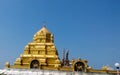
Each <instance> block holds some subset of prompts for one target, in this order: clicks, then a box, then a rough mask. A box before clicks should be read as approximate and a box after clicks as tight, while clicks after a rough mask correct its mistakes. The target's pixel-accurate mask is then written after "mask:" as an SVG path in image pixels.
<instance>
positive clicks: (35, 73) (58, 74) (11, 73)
mask: <svg viewBox="0 0 120 75" xmlns="http://www.w3.org/2000/svg"><path fill="white" fill-rule="evenodd" d="M0 74H7V75H113V74H106V73H85V72H69V71H55V70H54V71H53V70H37V69H29V70H28V69H3V70H0Z"/></svg>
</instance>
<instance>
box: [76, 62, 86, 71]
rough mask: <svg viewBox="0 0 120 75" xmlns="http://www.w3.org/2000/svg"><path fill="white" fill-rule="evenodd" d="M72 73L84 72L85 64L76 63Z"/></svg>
mask: <svg viewBox="0 0 120 75" xmlns="http://www.w3.org/2000/svg"><path fill="white" fill-rule="evenodd" d="M74 71H82V72H85V64H84V63H83V62H80V61H78V62H76V63H75V64H74Z"/></svg>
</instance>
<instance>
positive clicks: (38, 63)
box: [5, 26, 115, 73]
mask: <svg viewBox="0 0 120 75" xmlns="http://www.w3.org/2000/svg"><path fill="white" fill-rule="evenodd" d="M68 56H69V51H67V52H66V53H65V50H63V56H62V60H60V58H59V56H58V51H57V48H56V46H55V45H54V35H53V34H52V33H51V32H49V31H48V30H47V28H46V27H45V26H44V27H42V28H41V29H40V30H39V31H38V32H37V33H36V34H35V35H34V37H33V41H32V42H30V43H28V44H27V45H26V46H25V48H24V52H23V53H22V54H21V55H20V57H19V58H17V59H16V61H15V62H14V64H13V65H10V63H9V62H6V64H5V68H14V69H40V70H61V71H82V72H92V73H93V72H100V73H115V71H112V70H107V68H106V67H104V68H102V69H101V70H95V69H92V68H91V67H89V65H88V64H87V62H88V61H87V60H82V59H80V58H78V59H72V60H69V58H68Z"/></svg>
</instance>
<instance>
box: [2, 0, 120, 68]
mask: <svg viewBox="0 0 120 75" xmlns="http://www.w3.org/2000/svg"><path fill="white" fill-rule="evenodd" d="M44 21H46V26H47V28H48V30H49V31H50V32H52V33H53V34H54V37H55V39H54V40H55V45H56V47H57V50H58V52H59V56H60V57H61V56H62V55H61V54H62V50H63V49H64V48H65V49H66V50H69V52H70V54H69V58H70V59H71V58H72V56H74V58H76V59H77V58H78V57H80V58H81V59H87V60H88V65H89V66H92V67H93V68H95V69H100V68H101V67H102V66H103V65H107V64H108V65H110V66H112V67H113V68H114V63H116V62H119V63H120V55H119V54H120V1H119V0H0V68H3V67H4V63H5V62H7V61H9V62H10V64H13V62H14V61H15V60H16V58H17V57H19V55H20V54H21V53H23V51H24V47H25V45H27V43H29V42H31V41H32V39H33V35H34V34H35V33H36V32H37V31H38V30H39V29H41V28H42V26H43V22H44Z"/></svg>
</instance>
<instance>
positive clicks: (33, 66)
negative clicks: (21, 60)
mask: <svg viewBox="0 0 120 75" xmlns="http://www.w3.org/2000/svg"><path fill="white" fill-rule="evenodd" d="M30 68H31V69H39V68H40V66H39V61H38V60H33V61H32V62H31V64H30Z"/></svg>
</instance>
